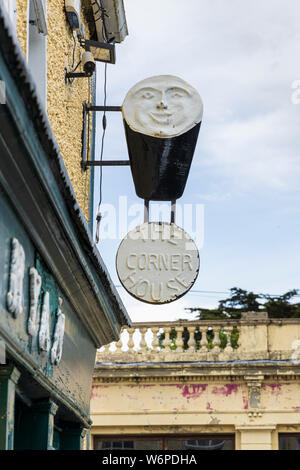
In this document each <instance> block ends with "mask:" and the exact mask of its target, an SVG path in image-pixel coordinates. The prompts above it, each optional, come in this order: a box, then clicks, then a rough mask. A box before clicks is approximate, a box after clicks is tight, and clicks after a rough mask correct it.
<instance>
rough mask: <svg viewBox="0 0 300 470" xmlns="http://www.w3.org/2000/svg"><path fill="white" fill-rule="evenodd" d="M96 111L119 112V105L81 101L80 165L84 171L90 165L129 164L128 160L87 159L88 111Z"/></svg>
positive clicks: (120, 108)
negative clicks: (98, 104) (93, 103)
mask: <svg viewBox="0 0 300 470" xmlns="http://www.w3.org/2000/svg"><path fill="white" fill-rule="evenodd" d="M95 111H96V112H97V111H102V112H106V111H112V112H114V111H117V112H121V111H122V107H121V106H94V105H91V104H89V103H86V102H85V101H84V103H83V129H82V160H81V167H82V169H83V170H84V171H86V170H87V169H88V167H90V166H93V167H94V166H129V165H130V161H129V160H93V161H92V160H89V159H88V151H89V129H88V123H89V119H88V116H89V113H90V112H95Z"/></svg>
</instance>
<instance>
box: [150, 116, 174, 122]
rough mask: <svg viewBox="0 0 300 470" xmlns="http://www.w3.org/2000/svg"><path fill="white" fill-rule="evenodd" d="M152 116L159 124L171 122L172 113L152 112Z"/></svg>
mask: <svg viewBox="0 0 300 470" xmlns="http://www.w3.org/2000/svg"><path fill="white" fill-rule="evenodd" d="M150 116H151V117H152V119H153V121H155V122H157V123H158V124H169V123H170V118H171V116H172V113H151V114H150Z"/></svg>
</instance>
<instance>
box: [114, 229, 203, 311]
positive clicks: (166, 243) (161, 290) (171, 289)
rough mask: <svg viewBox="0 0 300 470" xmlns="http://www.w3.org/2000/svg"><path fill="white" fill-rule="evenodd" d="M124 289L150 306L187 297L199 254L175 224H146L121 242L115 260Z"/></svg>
mask: <svg viewBox="0 0 300 470" xmlns="http://www.w3.org/2000/svg"><path fill="white" fill-rule="evenodd" d="M116 265H117V273H118V276H119V279H120V282H121V284H122V285H123V287H124V288H125V289H126V290H127V292H129V294H131V295H132V296H133V297H135V298H137V299H138V300H142V301H144V302H147V303H151V304H164V303H168V302H172V301H173V300H176V299H178V298H179V297H181V296H183V295H184V294H186V292H187V291H188V290H189V289H190V288H191V287H192V285H193V284H194V282H195V280H196V278H197V276H198V272H199V265H200V260H199V254H198V250H197V247H196V245H195V243H194V241H193V240H192V239H191V238H190V236H189V235H188V234H187V233H186V232H184V231H183V230H182V229H181V228H179V227H178V226H177V225H175V224H173V223H172V224H169V223H166V222H151V223H149V222H146V223H144V224H142V225H140V226H138V227H136V228H135V229H133V230H132V231H131V232H129V233H128V234H127V235H126V237H125V238H124V239H123V240H122V242H121V244H120V246H119V249H118V253H117V259H116Z"/></svg>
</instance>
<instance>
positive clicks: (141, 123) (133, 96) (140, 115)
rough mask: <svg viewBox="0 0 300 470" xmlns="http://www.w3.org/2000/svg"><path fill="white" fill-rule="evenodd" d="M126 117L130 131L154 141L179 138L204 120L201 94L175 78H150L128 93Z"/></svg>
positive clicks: (125, 101)
mask: <svg viewBox="0 0 300 470" xmlns="http://www.w3.org/2000/svg"><path fill="white" fill-rule="evenodd" d="M122 109H123V117H124V119H125V121H126V122H127V124H128V125H129V127H130V128H131V129H133V130H135V131H137V132H140V133H142V134H146V135H152V136H154V137H175V136H177V135H180V134H183V133H184V132H186V131H188V130H190V129H191V128H192V127H194V126H195V125H196V124H198V123H199V122H200V121H201V119H202V114H203V104H202V100H201V97H200V95H199V93H198V92H197V90H195V89H194V88H193V87H192V86H190V85H189V84H188V83H186V82H185V81H184V80H182V79H181V78H178V77H174V76H172V75H159V76H157V77H150V78H147V79H145V80H142V81H141V82H139V83H137V84H136V85H135V86H134V87H133V88H131V90H129V92H128V93H127V95H126V97H125V100H124V103H123V107H122Z"/></svg>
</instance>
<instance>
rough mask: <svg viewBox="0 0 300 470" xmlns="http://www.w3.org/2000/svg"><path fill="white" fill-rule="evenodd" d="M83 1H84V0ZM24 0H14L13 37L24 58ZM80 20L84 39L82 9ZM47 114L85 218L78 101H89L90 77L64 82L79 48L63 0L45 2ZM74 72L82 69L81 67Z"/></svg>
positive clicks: (86, 173) (85, 178) (86, 196)
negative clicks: (14, 20)
mask: <svg viewBox="0 0 300 470" xmlns="http://www.w3.org/2000/svg"><path fill="white" fill-rule="evenodd" d="M85 3H87V2H85ZM27 9H28V0H17V36H18V39H19V42H20V45H21V48H22V50H23V52H24V55H25V57H26V53H27ZM81 20H82V23H83V24H84V27H85V33H86V36H87V38H88V37H89V30H88V26H87V21H86V19H85V15H84V10H82V14H81ZM47 27H48V35H47V115H48V119H49V121H50V124H51V127H52V130H53V132H54V135H55V138H56V140H57V143H58V145H59V147H60V151H61V153H62V156H63V159H64V162H65V165H66V168H67V171H68V174H69V177H70V180H71V183H72V186H73V189H74V191H75V193H76V196H77V199H78V202H79V205H80V207H81V210H82V211H83V213H84V215H85V218H86V220H87V221H88V218H89V177H90V176H89V175H90V171H89V170H87V171H83V170H82V169H81V148H82V141H81V133H82V103H83V102H84V101H89V97H90V84H89V82H90V79H89V78H80V79H75V80H74V81H73V83H67V84H66V83H65V68H67V69H68V71H70V70H71V69H72V65H73V51H74V44H76V47H75V53H74V65H73V68H74V67H75V66H76V65H77V64H78V62H79V61H80V59H81V54H82V52H83V49H82V48H81V47H80V46H79V43H78V40H77V38H76V36H75V33H74V38H76V39H75V41H74V40H73V37H72V32H71V29H70V27H69V24H68V22H67V20H66V15H65V11H64V0H50V1H49V0H48V1H47ZM77 71H80V72H81V71H82V70H81V66H79V67H78V69H77Z"/></svg>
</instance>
